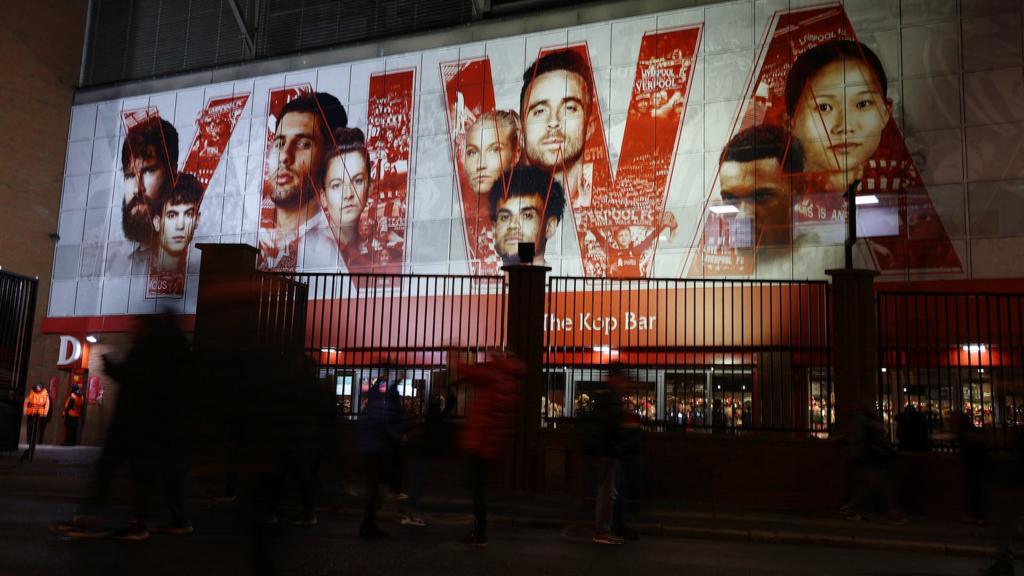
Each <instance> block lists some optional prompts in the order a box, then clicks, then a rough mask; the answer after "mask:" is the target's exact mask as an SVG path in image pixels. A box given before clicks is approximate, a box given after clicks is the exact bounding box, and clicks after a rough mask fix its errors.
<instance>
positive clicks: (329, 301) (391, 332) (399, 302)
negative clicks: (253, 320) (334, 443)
mask: <svg viewBox="0 0 1024 576" xmlns="http://www.w3.org/2000/svg"><path fill="white" fill-rule="evenodd" d="M261 286H262V287H261V297H260V318H261V320H260V325H261V326H266V327H275V329H274V330H268V332H269V333H272V334H277V335H279V336H277V337H282V336H280V335H281V334H284V335H287V336H284V338H285V339H286V340H288V341H289V342H301V348H302V351H303V353H304V354H305V355H306V356H307V357H310V358H313V359H315V360H316V361H317V364H318V367H319V368H318V369H319V374H320V379H321V381H322V382H323V383H324V384H326V385H328V386H329V387H330V388H332V389H334V390H335V398H336V399H337V403H338V411H339V413H341V414H351V415H356V414H358V413H359V412H360V408H361V404H362V403H363V402H365V394H364V393H365V392H366V391H367V389H368V388H369V385H370V383H371V382H373V380H374V379H375V378H377V377H378V376H385V375H386V377H387V378H388V379H389V380H393V381H398V382H399V392H400V395H401V396H402V398H403V405H404V408H405V412H406V413H407V414H418V413H420V412H421V411H422V410H423V409H424V407H425V406H424V402H425V399H426V398H430V397H431V394H434V395H441V396H444V397H445V398H448V397H454V398H456V404H455V405H456V406H457V408H456V413H457V414H462V412H463V410H464V409H465V406H466V403H467V402H466V397H465V394H466V391H465V390H458V389H456V388H455V386H454V385H453V382H452V381H451V379H450V378H449V370H448V368H449V363H450V362H451V361H452V360H453V357H452V355H453V354H461V355H467V356H471V357H474V358H475V359H477V360H479V359H481V358H482V357H483V356H484V354H486V352H487V351H488V350H492V349H503V348H504V347H505V323H506V314H505V312H506V305H507V302H506V300H507V298H506V296H507V292H506V289H507V287H506V283H505V278H504V277H503V276H455V275H423V274H332V273H285V274H280V273H276V274H262V275H261ZM300 292H301V306H298V305H297V304H296V302H297V301H298V300H296V297H297V296H296V295H297V294H298V293H300ZM300 307H301V310H300V309H299V308H300ZM296 330H300V332H296ZM452 395H454V396H452Z"/></svg>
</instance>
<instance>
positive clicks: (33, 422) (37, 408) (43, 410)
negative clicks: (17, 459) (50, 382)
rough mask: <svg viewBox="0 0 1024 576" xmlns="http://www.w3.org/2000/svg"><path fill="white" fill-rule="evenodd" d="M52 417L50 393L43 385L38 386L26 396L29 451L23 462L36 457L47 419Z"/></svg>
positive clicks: (23, 456)
mask: <svg viewBox="0 0 1024 576" xmlns="http://www.w3.org/2000/svg"><path fill="white" fill-rule="evenodd" d="M49 416H50V393H49V392H47V391H46V388H45V387H44V386H43V385H42V384H36V385H35V386H33V387H32V390H30V391H29V393H28V395H27V396H25V417H27V418H28V423H27V429H26V432H27V434H26V435H27V438H26V440H27V441H28V450H25V453H24V454H22V456H21V459H22V460H32V459H33V458H35V455H36V443H37V442H39V438H40V437H41V436H42V435H43V428H44V426H45V425H46V418H48V417H49Z"/></svg>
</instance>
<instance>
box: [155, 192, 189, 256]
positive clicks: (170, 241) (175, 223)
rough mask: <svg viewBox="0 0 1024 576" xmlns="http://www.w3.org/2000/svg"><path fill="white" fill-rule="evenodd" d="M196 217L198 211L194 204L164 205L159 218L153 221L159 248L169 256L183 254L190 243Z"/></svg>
mask: <svg viewBox="0 0 1024 576" xmlns="http://www.w3.org/2000/svg"><path fill="white" fill-rule="evenodd" d="M197 216H199V210H198V207H197V206H196V205H195V204H187V203H186V204H171V203H169V202H168V203H167V204H165V205H164V208H163V210H162V212H161V215H160V217H159V218H154V219H153V224H154V225H155V227H156V231H157V234H159V235H160V246H161V247H163V249H164V250H165V251H167V252H168V253H171V254H181V253H182V252H184V251H185V250H186V249H187V248H188V245H189V242H191V241H192V232H193V231H194V230H195V226H196V217H197Z"/></svg>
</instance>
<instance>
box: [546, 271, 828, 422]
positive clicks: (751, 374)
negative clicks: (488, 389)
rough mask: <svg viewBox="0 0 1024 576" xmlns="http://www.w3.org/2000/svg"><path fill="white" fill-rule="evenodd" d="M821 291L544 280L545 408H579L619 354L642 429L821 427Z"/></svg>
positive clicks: (557, 411) (824, 412)
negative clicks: (545, 295) (545, 297)
mask: <svg viewBox="0 0 1024 576" xmlns="http://www.w3.org/2000/svg"><path fill="white" fill-rule="evenodd" d="M829 294H830V293H829V288H828V283H827V282H812V281H807V282H781V281H751V280H677V279H618V280H612V279H593V278H559V277H553V278H550V279H549V281H548V294H547V304H546V313H545V316H544V328H545V333H546V334H545V347H546V352H545V368H546V371H547V382H546V390H545V397H544V399H543V402H542V406H543V416H544V417H545V419H546V421H547V422H548V425H551V426H554V425H558V423H560V422H562V421H564V420H565V419H571V418H573V417H575V416H578V415H581V414H585V413H586V412H587V411H588V410H589V409H590V405H589V403H590V394H589V393H588V389H589V388H591V387H593V386H595V385H596V384H597V383H598V382H600V381H601V380H603V379H604V378H606V375H607V368H608V365H609V364H610V363H612V362H619V363H622V364H623V365H624V366H625V367H626V368H627V373H628V374H629V375H630V377H631V379H632V380H633V381H634V387H633V389H632V390H631V391H630V393H629V394H628V398H627V404H628V409H629V410H631V411H632V412H634V413H635V414H636V415H638V416H639V417H640V418H641V419H642V420H643V421H644V423H645V425H646V426H647V427H648V428H654V429H667V430H668V429H674V430H696V431H708V432H726V433H738V432H744V431H753V430H762V431H779V432H789V433H797V434H809V435H818V436H824V435H827V434H828V432H829V431H830V430H831V427H832V422H833V420H834V417H833V414H834V410H833V404H834V393H833V385H832V370H831V365H832V362H831V345H830V330H829V318H830V314H831V308H830V300H829Z"/></svg>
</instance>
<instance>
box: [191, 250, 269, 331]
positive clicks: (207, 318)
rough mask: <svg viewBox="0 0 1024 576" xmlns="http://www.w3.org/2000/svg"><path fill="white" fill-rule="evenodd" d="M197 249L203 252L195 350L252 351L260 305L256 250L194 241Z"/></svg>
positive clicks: (197, 303)
mask: <svg viewBox="0 0 1024 576" xmlns="http://www.w3.org/2000/svg"><path fill="white" fill-rule="evenodd" d="M196 248H199V250H201V251H202V261H201V263H200V266H199V291H198V295H197V299H196V327H195V346H196V349H197V350H198V349H203V350H210V351H213V350H231V351H238V350H251V349H252V348H253V347H255V345H256V328H257V326H256V322H257V317H258V316H257V314H256V311H257V308H258V306H259V286H258V285H257V281H256V255H257V253H258V251H257V250H256V248H253V247H252V246H249V245H248V244H197V245H196Z"/></svg>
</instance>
